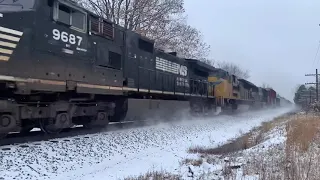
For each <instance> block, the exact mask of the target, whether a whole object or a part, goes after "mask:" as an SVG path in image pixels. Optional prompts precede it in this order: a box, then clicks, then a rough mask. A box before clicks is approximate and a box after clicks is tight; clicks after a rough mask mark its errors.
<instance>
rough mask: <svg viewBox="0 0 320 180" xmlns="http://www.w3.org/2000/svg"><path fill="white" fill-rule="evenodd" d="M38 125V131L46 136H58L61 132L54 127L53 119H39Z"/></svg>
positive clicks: (60, 129)
mask: <svg viewBox="0 0 320 180" xmlns="http://www.w3.org/2000/svg"><path fill="white" fill-rule="evenodd" d="M39 124H40V129H41V130H42V131H43V132H45V133H46V134H58V133H60V132H61V131H62V130H63V128H56V127H54V120H53V119H40V120H39Z"/></svg>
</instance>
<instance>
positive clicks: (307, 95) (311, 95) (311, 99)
mask: <svg viewBox="0 0 320 180" xmlns="http://www.w3.org/2000/svg"><path fill="white" fill-rule="evenodd" d="M315 102H316V88H315V87H314V86H309V87H306V86H305V85H299V86H298V88H297V90H296V93H295V96H294V103H295V104H297V105H300V106H302V107H307V106H309V105H310V103H315Z"/></svg>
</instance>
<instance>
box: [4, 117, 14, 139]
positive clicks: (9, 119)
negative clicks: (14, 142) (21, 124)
mask: <svg viewBox="0 0 320 180" xmlns="http://www.w3.org/2000/svg"><path fill="white" fill-rule="evenodd" d="M14 123H15V118H14V117H13V116H12V115H8V114H4V115H1V116H0V128H1V129H4V132H8V128H9V129H10V127H12V126H13V124H14ZM6 128H7V129H6ZM0 131H2V130H0ZM4 132H1V133H0V139H4V138H5V137H6V136H7V135H8V134H9V133H4Z"/></svg>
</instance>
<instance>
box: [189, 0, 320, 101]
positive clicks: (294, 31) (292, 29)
mask: <svg viewBox="0 0 320 180" xmlns="http://www.w3.org/2000/svg"><path fill="white" fill-rule="evenodd" d="M185 8H186V13H187V15H188V23H189V24H190V25H192V26H195V27H197V28H198V29H199V30H200V31H201V32H202V33H203V35H204V38H205V41H206V42H207V43H208V44H210V45H211V55H210V56H211V57H212V58H214V59H216V60H219V61H230V62H234V63H237V64H240V65H241V67H243V68H247V69H248V70H250V75H251V77H250V79H249V80H250V81H251V82H253V83H255V84H256V85H259V86H261V85H262V83H267V84H269V85H270V86H272V87H273V88H274V89H275V90H276V91H277V92H278V93H280V95H282V96H284V97H286V98H288V99H289V100H292V99H293V96H294V91H295V88H296V87H297V85H298V84H301V83H305V82H307V81H309V82H313V81H315V78H314V77H305V76H304V75H305V73H315V69H316V68H319V67H320V52H319V56H318V58H317V59H316V61H315V63H313V61H314V57H315V54H316V51H317V46H318V43H319V40H320V26H319V24H320V1H319V0H241V1H239V0H185ZM319 69H320V68H319Z"/></svg>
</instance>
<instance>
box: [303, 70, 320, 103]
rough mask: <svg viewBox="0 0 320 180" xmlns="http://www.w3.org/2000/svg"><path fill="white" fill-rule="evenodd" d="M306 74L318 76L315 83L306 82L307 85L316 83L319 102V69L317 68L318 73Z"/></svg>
mask: <svg viewBox="0 0 320 180" xmlns="http://www.w3.org/2000/svg"><path fill="white" fill-rule="evenodd" d="M305 76H316V82H315V83H305V85H309V84H315V85H316V98H317V102H318V101H319V92H318V91H319V88H318V87H319V86H318V85H319V77H318V76H319V74H318V69H316V74H306V75H305Z"/></svg>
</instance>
